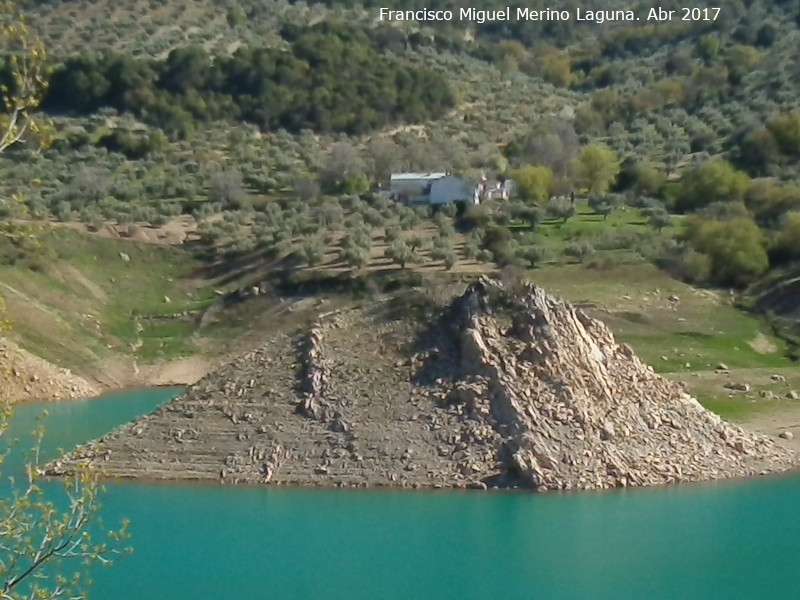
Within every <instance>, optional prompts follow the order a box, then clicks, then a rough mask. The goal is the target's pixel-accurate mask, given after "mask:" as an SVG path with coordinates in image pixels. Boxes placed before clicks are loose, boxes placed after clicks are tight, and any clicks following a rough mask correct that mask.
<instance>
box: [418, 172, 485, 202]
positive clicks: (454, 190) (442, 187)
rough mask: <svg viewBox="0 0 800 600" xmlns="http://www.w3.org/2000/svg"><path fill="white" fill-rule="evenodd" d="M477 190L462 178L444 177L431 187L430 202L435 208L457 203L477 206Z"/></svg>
mask: <svg viewBox="0 0 800 600" xmlns="http://www.w3.org/2000/svg"><path fill="white" fill-rule="evenodd" d="M475 190H476V187H475V186H474V185H473V184H471V183H470V182H469V181H466V180H464V179H461V178H460V177H453V176H450V177H444V178H442V179H439V180H437V181H434V182H433V185H431V193H430V196H429V202H430V204H431V205H434V206H435V205H442V204H453V203H455V202H466V203H467V204H477V202H476V194H475Z"/></svg>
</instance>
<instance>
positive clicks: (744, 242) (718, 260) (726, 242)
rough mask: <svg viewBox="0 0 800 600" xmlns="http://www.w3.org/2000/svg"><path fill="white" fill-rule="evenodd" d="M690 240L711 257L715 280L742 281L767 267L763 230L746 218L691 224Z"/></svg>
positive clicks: (716, 281) (740, 282) (713, 279)
mask: <svg viewBox="0 0 800 600" xmlns="http://www.w3.org/2000/svg"><path fill="white" fill-rule="evenodd" d="M689 236H690V238H689V239H690V242H691V244H692V246H693V247H694V249H695V250H697V251H698V252H700V253H702V254H706V255H708V257H709V258H710V260H711V265H712V268H711V278H712V281H714V282H715V283H720V284H726V285H727V284H732V285H735V286H741V285H746V284H747V283H750V282H751V281H753V279H755V278H756V277H758V276H759V275H761V274H762V273H764V271H766V270H767V268H768V267H769V258H768V257H767V252H766V249H765V239H764V234H763V233H762V232H761V230H760V229H759V228H758V226H757V225H756V224H755V223H754V222H753V221H751V220H750V219H746V218H740V219H735V220H731V221H703V220H699V221H696V222H694V223H692V224H691V227H690V230H689Z"/></svg>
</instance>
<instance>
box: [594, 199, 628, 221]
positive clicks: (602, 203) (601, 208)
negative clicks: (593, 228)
mask: <svg viewBox="0 0 800 600" xmlns="http://www.w3.org/2000/svg"><path fill="white" fill-rule="evenodd" d="M621 204H622V199H621V198H620V197H619V196H617V195H616V194H610V195H607V196H590V197H589V207H590V208H591V209H592V210H593V211H594V212H596V213H597V214H598V215H603V220H604V221H605V220H606V219H608V215H610V214H611V213H612V212H613V211H614V209H615V208H617V207H619V206H620V205H621Z"/></svg>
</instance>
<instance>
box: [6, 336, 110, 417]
mask: <svg viewBox="0 0 800 600" xmlns="http://www.w3.org/2000/svg"><path fill="white" fill-rule="evenodd" d="M96 394H97V389H96V388H95V386H93V385H91V384H90V383H89V382H88V381H86V380H85V379H83V378H82V377H79V376H78V375H76V374H74V373H72V372H71V371H70V370H69V369H61V368H58V367H56V366H55V365H53V364H51V363H49V362H47V361H46V360H43V359H41V358H39V357H38V356H34V355H33V354H31V353H30V352H28V351H27V350H24V349H22V348H20V347H19V346H18V345H17V344H15V343H14V342H12V341H11V340H8V339H4V338H0V402H4V401H10V402H58V401H60V400H74V399H76V398H88V397H91V396H95V395H96Z"/></svg>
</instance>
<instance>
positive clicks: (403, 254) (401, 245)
mask: <svg viewBox="0 0 800 600" xmlns="http://www.w3.org/2000/svg"><path fill="white" fill-rule="evenodd" d="M385 256H386V258H388V259H390V260H391V261H392V262H394V263H397V264H398V265H400V268H401V269H405V268H406V265H407V264H409V263H413V262H416V261H417V260H418V256H417V253H416V251H415V250H414V249H413V248H412V247H411V246H410V245H409V244H408V243H407V242H404V241H403V240H397V241H396V242H392V243H391V244H390V245H389V247H388V248H387V249H386V253H385Z"/></svg>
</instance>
